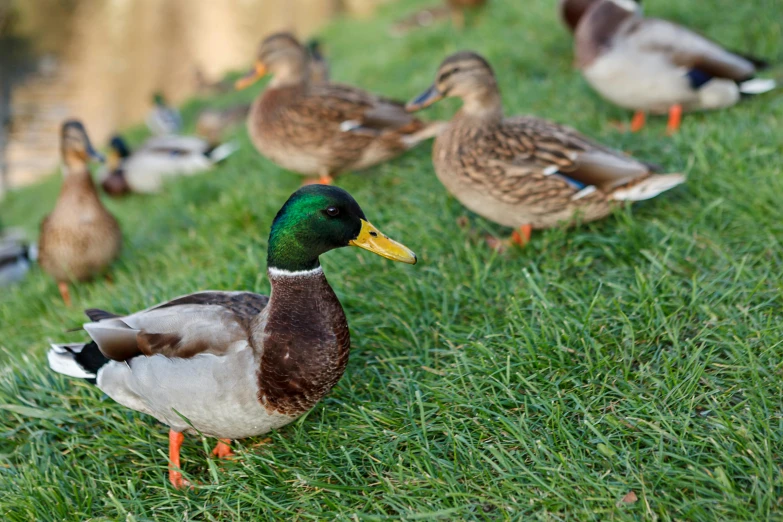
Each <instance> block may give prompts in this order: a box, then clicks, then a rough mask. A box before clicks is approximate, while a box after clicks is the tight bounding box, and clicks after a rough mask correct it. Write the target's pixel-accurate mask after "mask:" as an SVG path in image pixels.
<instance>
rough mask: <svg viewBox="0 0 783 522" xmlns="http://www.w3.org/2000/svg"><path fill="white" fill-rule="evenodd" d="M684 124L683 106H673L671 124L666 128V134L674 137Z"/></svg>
mask: <svg viewBox="0 0 783 522" xmlns="http://www.w3.org/2000/svg"><path fill="white" fill-rule="evenodd" d="M681 123H682V105H672V106H671V107H670V108H669V124H668V125H667V126H666V133H667V134H669V135H672V134H674V133H676V132H677V131H679V130H680V124H681Z"/></svg>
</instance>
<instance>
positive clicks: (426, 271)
mask: <svg viewBox="0 0 783 522" xmlns="http://www.w3.org/2000/svg"><path fill="white" fill-rule="evenodd" d="M416 4H419V5H420V3H418V2H413V1H403V2H400V3H396V4H394V5H392V6H390V7H388V8H387V9H386V10H384V11H382V12H381V14H380V15H379V17H378V18H376V19H374V20H371V21H339V22H337V23H335V24H333V25H332V26H330V27H328V28H327V29H325V30H324V31H323V33H322V36H323V40H324V43H325V47H326V51H327V52H328V53H329V55H330V56H331V58H332V60H333V75H334V77H335V78H336V79H337V80H339V81H346V82H351V83H357V84H360V85H362V86H365V87H367V88H370V89H373V90H375V91H378V92H382V93H384V94H388V95H393V96H397V97H400V98H404V99H409V98H411V97H412V96H414V95H416V94H418V93H419V92H420V91H421V90H423V89H424V88H425V87H426V86H428V85H429V83H430V82H431V81H432V79H433V77H434V74H435V68H436V67H437V65H438V64H439V62H440V60H441V59H442V58H443V57H444V56H445V55H446V54H448V53H451V52H453V51H456V50H459V49H463V48H472V49H475V50H478V51H480V52H481V53H483V54H485V55H486V56H487V58H488V59H489V60H490V62H491V63H492V64H493V65H494V67H495V69H496V72H497V75H498V77H499V82H500V85H501V88H502V91H503V95H504V99H505V106H506V109H507V112H508V113H522V112H530V113H534V114H537V115H540V116H544V117H547V118H551V119H554V120H557V121H560V122H563V123H567V124H570V125H572V126H574V127H577V128H578V129H580V130H582V131H584V132H586V133H589V134H591V135H593V136H595V137H596V138H598V139H600V140H602V141H604V142H606V143H607V144H610V145H612V146H615V147H618V148H621V149H623V150H626V151H628V152H631V153H633V154H636V155H638V156H639V157H641V158H643V159H646V160H649V161H654V162H657V163H659V164H662V165H664V166H666V167H667V170H669V171H672V172H685V173H686V174H687V175H688V176H689V182H688V184H687V185H686V186H685V187H682V188H678V189H676V190H674V191H672V192H670V193H667V194H665V195H663V196H662V197H660V198H658V199H656V200H653V201H649V202H646V203H644V204H640V205H637V206H636V207H634V208H633V209H626V210H621V211H618V212H616V213H615V215H613V216H612V217H611V218H609V219H607V220H605V221H603V222H600V223H596V224H592V225H588V226H583V227H581V228H579V229H576V230H551V231H546V232H540V233H535V234H534V238H533V241H532V243H531V244H530V245H529V247H528V248H526V249H525V250H520V249H515V250H512V251H509V252H507V253H505V254H500V255H498V254H495V253H493V252H491V251H490V250H489V249H487V248H486V247H485V245H484V244H483V240H482V236H483V234H485V233H487V232H492V233H495V234H507V233H508V231H507V230H504V229H502V228H500V227H497V226H495V225H492V224H490V223H488V222H486V221H484V220H482V219H480V218H478V217H475V216H472V215H469V213H468V212H467V211H466V210H464V209H463V208H462V207H461V206H460V204H459V203H458V202H457V201H456V200H454V199H453V198H452V197H450V196H449V195H448V194H447V193H446V192H445V190H444V189H443V188H442V186H441V185H440V183H439V182H438V181H437V179H436V178H435V176H434V174H433V171H432V166H431V162H430V145H429V144H427V145H425V146H422V147H420V148H418V149H417V150H415V151H413V152H412V153H410V154H408V155H406V156H404V157H402V158H400V159H398V160H396V161H394V162H391V163H389V164H386V165H382V166H380V167H378V168H374V169H371V170H369V171H367V172H362V173H358V174H351V175H346V176H344V177H343V178H341V179H339V180H338V184H339V185H340V186H342V187H344V188H346V189H347V190H349V191H350V192H351V193H352V194H353V195H354V197H355V198H356V199H357V200H358V201H359V203H360V204H361V205H362V207H363V209H364V211H365V213H366V214H367V216H368V218H369V219H370V220H371V221H372V222H374V223H375V224H376V225H378V226H379V228H381V229H382V230H383V231H384V232H386V233H387V234H389V235H390V236H392V237H394V238H396V239H399V240H400V241H402V242H404V243H405V244H406V245H408V246H409V247H411V248H412V249H413V250H414V251H416V253H417V254H418V255H419V259H420V263H419V264H418V265H416V266H413V267H411V266H402V265H400V264H396V263H391V262H388V261H386V260H383V259H381V258H379V257H377V256H372V255H370V254H368V253H366V252H363V251H360V250H358V249H342V250H340V251H335V252H332V253H329V254H327V255H326V256H325V257H323V258H322V263H323V265H324V270H325V271H326V273H327V275H328V277H329V280H330V282H331V283H332V285H333V287H334V289H335V291H336V292H337V294H338V296H339V298H340V300H341V301H342V303H343V306H344V308H345V310H346V314H347V316H348V320H349V323H350V325H351V329H352V339H353V346H354V349H353V353H352V355H351V361H350V363H349V366H348V370H347V371H346V374H345V376H344V377H343V379H342V380H341V381H340V383H339V384H338V385H337V387H336V388H335V389H334V390H333V391H332V393H331V394H330V395H329V396H328V397H327V398H326V399H325V400H323V401H322V402H321V403H320V404H319V406H317V407H316V408H315V409H314V410H313V411H312V412H310V413H309V414H308V415H306V416H305V417H304V418H302V419H300V420H298V421H297V422H295V423H293V424H291V425H289V426H288V427H286V428H283V429H282V430H280V431H278V432H273V433H270V434H268V435H267V436H266V437H268V440H266V437H259V438H256V439H246V440H243V441H240V442H239V443H238V447H239V457H238V458H237V459H236V460H235V461H234V462H229V463H225V462H218V461H215V460H213V459H212V458H211V456H208V451H207V450H208V447H211V444H212V443H213V441H212V440H200V439H199V438H197V437H189V438H187V439H186V444H185V446H184V448H183V458H184V464H183V465H184V468H185V471H186V473H187V475H188V477H189V478H190V479H191V480H194V481H197V482H198V483H199V487H198V488H197V489H195V490H193V491H184V492H183V491H176V490H174V489H172V488H171V487H170V485H169V484H168V481H167V473H166V448H167V428H165V427H164V426H162V425H160V424H158V423H156V421H155V420H154V419H152V418H151V417H147V416H145V415H142V414H137V413H134V412H131V411H129V410H126V409H125V408H123V407H121V406H119V405H117V404H116V403H114V402H112V401H111V400H109V399H108V398H107V397H105V396H103V394H102V393H101V392H100V391H99V390H98V389H97V388H94V387H92V386H90V385H88V384H86V383H82V382H78V381H76V380H74V379H69V378H66V377H63V376H60V375H56V374H54V373H52V372H50V371H49V369H48V368H47V365H46V361H45V352H46V349H47V343H48V342H49V341H50V340H57V341H72V342H77V341H81V340H83V339H85V334H84V333H83V332H78V331H77V332H67V330H69V329H73V328H76V327H78V326H79V325H80V324H81V323H82V322H83V321H84V317H83V316H82V314H81V309H83V308H87V307H99V308H104V309H108V310H112V311H116V312H129V311H133V310H137V309H140V308H144V307H147V306H149V305H151V304H154V303H156V302H159V301H163V300H166V299H168V298H171V297H175V296H177V295H181V294H184V293H188V292H192V291H196V290H199V289H248V290H252V291H256V292H261V293H267V292H268V291H269V283H268V281H267V280H266V272H265V269H266V241H267V236H268V233H269V227H270V224H271V220H272V218H273V217H274V215H275V213H276V211H277V210H278V208H279V207H280V206H281V205H282V203H283V202H284V201H285V199H286V198H287V197H288V195H289V194H290V193H291V192H292V191H293V190H295V189H296V188H297V186H298V185H299V183H300V180H301V179H300V178H299V177H298V176H295V175H291V174H290V173H287V172H284V171H282V170H281V169H279V168H277V167H276V166H274V165H272V164H271V163H270V162H268V161H266V160H265V159H263V158H261V157H260V156H259V155H258V154H257V153H256V152H255V150H254V149H253V148H252V146H251V145H250V142H249V141H248V138H247V135H246V132H245V131H244V129H241V130H239V131H238V133H237V136H236V139H238V140H239V142H240V144H241V146H242V148H241V150H240V151H239V153H237V154H236V155H235V157H234V158H232V160H231V161H229V162H227V163H226V164H225V165H224V166H221V167H220V168H219V169H217V170H215V171H214V172H212V173H211V174H207V175H203V176H201V177H197V178H191V179H188V180H185V181H182V182H178V183H174V184H172V185H171V186H170V187H169V190H168V191H167V192H166V194H165V195H161V196H158V197H132V198H129V199H127V200H124V201H119V202H115V201H109V202H108V203H107V204H108V206H109V208H110V209H111V210H112V211H113V212H114V213H115V215H117V217H118V219H119V220H120V223H121V224H122V226H123V229H124V233H125V246H124V253H123V256H122V258H121V260H120V261H119V262H118V263H117V264H116V265H115V267H114V269H113V271H112V273H113V278H114V282H113V283H107V282H105V281H103V280H101V281H97V282H95V283H91V284H85V285H82V286H79V287H78V288H77V289H75V290H74V292H73V297H74V304H75V306H74V307H73V309H65V308H64V307H63V305H62V302H61V300H60V297H59V294H58V292H57V288H56V285H55V284H54V283H53V281H51V280H50V279H49V278H48V277H46V276H45V275H44V274H43V273H41V272H40V271H34V272H33V273H32V275H31V276H30V277H29V278H28V279H27V280H26V281H25V282H24V283H23V284H21V285H19V286H17V287H14V288H11V289H10V290H8V289H3V290H2V297H0V411H1V413H0V519H2V520H7V521H16V520H58V521H60V520H74V521H77V520H88V519H90V520H129V521H130V520H137V521H141V520H152V519H155V520H261V519H270V520H272V519H290V520H400V519H404V520H408V519H418V520H436V519H441V520H507V519H526V520H527V519H541V520H575V519H580V520H639V519H660V520H686V519H691V520H770V519H783V515H782V514H781V513H783V505H782V504H783V479H782V478H781V455H783V344H782V343H781V339H783V283H782V282H781V277H780V274H781V273H783V248H782V245H781V241H782V240H783V206H781V204H780V195H781V194H783V162H781V153H783V145H782V143H783V141H781V140H782V135H781V127H780V122H781V121H783V97H782V96H781V95H780V93H773V94H771V95H766V96H764V97H762V98H759V99H755V100H752V101H750V102H748V103H746V104H743V105H741V106H738V107H736V108H733V109H731V110H727V111H723V112H720V113H712V114H696V115H688V116H686V118H685V119H684V124H683V129H682V131H681V132H680V133H679V134H678V135H676V136H674V137H673V138H667V137H665V136H664V130H665V124H666V122H665V121H664V120H663V119H659V118H656V119H653V120H652V122H651V123H650V124H649V125H648V128H647V129H646V130H644V131H643V132H641V133H640V134H637V135H624V134H620V133H618V132H617V131H615V130H614V129H613V128H612V127H611V126H610V124H609V120H610V119H622V120H625V121H628V120H629V118H630V115H629V114H627V113H626V112H624V111H621V110H619V109H616V108H614V107H612V106H610V105H608V104H607V103H605V102H603V101H602V100H600V99H599V98H598V97H597V96H596V95H595V94H593V93H592V91H591V90H590V89H589V87H588V86H587V85H586V83H585V82H584V81H583V80H582V79H581V78H580V76H579V75H578V74H577V73H576V72H575V71H574V70H573V69H572V67H571V40H570V37H569V36H568V35H567V33H566V32H565V30H564V29H562V28H561V27H560V25H559V22H558V19H557V16H556V13H555V9H554V5H553V4H555V2H554V0H526V1H524V2H517V1H511V0H506V1H501V0H495V1H493V2H491V5H490V7H489V9H487V10H486V12H485V13H484V14H483V15H482V16H481V17H480V18H478V19H475V18H474V19H473V20H472V22H473V23H472V24H471V27H469V28H468V29H467V30H466V31H465V32H463V33H461V34H460V33H455V32H454V31H453V30H452V29H451V27H450V25H449V24H437V25H435V26H434V27H432V28H431V29H427V30H422V31H418V32H414V33H411V34H410V35H409V36H408V37H406V38H400V39H392V38H389V37H387V36H386V35H387V28H388V26H389V24H390V22H391V20H393V19H395V18H396V17H398V16H400V15H402V14H403V13H405V12H407V11H409V10H410V9H411V8H412V7H413V6H414V5H416ZM646 8H647V12H648V14H651V15H659V16H664V17H668V18H673V19H676V20H679V21H682V22H684V23H687V24H690V25H691V26H694V27H698V28H700V30H701V31H702V32H704V33H706V34H708V35H710V36H712V37H714V38H717V39H719V40H721V41H722V42H724V43H725V44H726V45H727V46H728V47H730V48H737V49H746V50H747V51H749V52H753V53H755V54H759V55H764V56H768V57H770V58H772V59H773V60H775V61H777V62H779V61H781V58H783V44H781V41H783V25H782V24H783V22H782V21H781V17H780V13H781V11H783V3H782V2H781V0H754V1H753V2H736V1H735V0H713V1H710V2H699V1H696V0H690V1H687V2H686V1H680V0H657V1H655V2H649V3H648V4H647V5H646ZM261 36H262V35H259V38H260V37H261ZM251 58H252V57H248V61H250V59H251ZM779 71H780V69H779V68H778V72H779ZM260 88H261V87H256V88H254V89H251V92H243V93H231V94H228V95H225V96H223V97H221V98H219V99H214V100H195V101H193V102H191V103H190V104H189V105H188V106H187V107H186V115H187V116H188V118H189V119H190V121H192V119H193V116H194V115H195V113H196V111H197V110H198V109H199V108H200V107H203V106H205V105H208V104H213V105H228V104H231V103H233V102H236V100H238V99H250V98H252V97H253V96H255V95H256V94H257V93H258V91H259V89H260ZM456 107H457V103H456V102H454V101H449V102H445V103H441V104H438V106H437V107H435V108H433V109H432V110H430V111H429V112H428V113H426V114H425V115H424V117H428V118H435V117H440V118H447V117H449V116H450V115H451V114H452V113H453V112H454V110H455V108H456ZM132 136H135V138H136V139H139V138H140V137H141V136H142V135H141V134H140V133H139V132H137V133H136V134H132ZM52 139H56V137H55V136H52ZM59 181H60V180H59V177H58V176H54V177H52V178H51V179H49V180H48V181H46V182H45V183H43V184H41V185H39V186H35V187H31V188H28V189H24V190H20V191H18V192H15V193H12V194H10V195H9V197H8V198H7V199H6V200H5V201H3V202H2V208H0V220H2V221H3V223H5V224H9V225H18V226H22V227H25V228H26V229H28V230H29V231H30V232H31V233H36V232H37V227H38V223H39V222H40V220H41V218H42V217H43V215H44V214H45V213H46V212H48V211H49V209H50V208H51V207H52V205H53V202H54V199H55V198H56V194H57V191H58V188H59ZM463 216H469V217H470V227H469V229H467V230H466V229H462V228H460V227H459V226H458V224H457V222H458V221H459V220H460V218H462V217H463ZM631 491H633V492H634V493H635V495H636V497H637V499H638V500H637V501H636V502H622V499H623V498H624V497H625V496H626V494H628V493H629V492H631Z"/></svg>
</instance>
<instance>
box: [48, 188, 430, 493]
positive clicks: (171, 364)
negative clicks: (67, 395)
mask: <svg viewBox="0 0 783 522" xmlns="http://www.w3.org/2000/svg"><path fill="white" fill-rule="evenodd" d="M348 245H351V246H357V247H360V248H364V249H366V250H369V251H370V252H374V253H376V254H378V255H381V256H383V257H386V258H388V259H392V260H394V261H402V262H404V263H411V264H414V263H415V262H416V256H415V255H414V253H413V252H411V251H410V250H408V248H406V247H405V246H403V245H401V244H400V243H397V242H396V241H393V240H391V239H389V238H388V237H386V236H385V235H383V234H382V233H380V232H379V231H378V229H376V228H375V227H374V226H372V225H371V224H370V223H369V222H368V221H367V219H366V218H365V217H364V212H362V209H361V208H360V207H359V205H358V204H357V203H356V201H355V200H354V199H353V198H352V197H351V196H350V194H348V193H347V192H346V191H344V190H342V189H340V188H337V187H327V186H308V187H302V188H300V189H299V190H297V191H296V192H295V193H294V194H293V195H292V196H291V197H290V198H289V199H288V201H287V202H286V203H285V205H283V208H282V209H280V211H279V212H278V213H277V216H276V217H275V219H274V221H273V223H272V230H271V233H270V235H269V251H268V256H267V266H268V269H267V274H268V276H269V281H270V283H271V285H272V291H271V293H270V296H269V297H267V296H263V295H258V294H254V293H251V292H244V291H239V292H219V291H206V292H198V293H195V294H190V295H186V296H183V297H178V298H176V299H174V300H173V301H169V302H167V303H163V304H160V305H157V306H155V307H153V308H148V309H147V310H144V311H141V312H137V313H134V314H130V315H125V316H119V315H115V314H112V313H109V312H104V311H101V310H87V312H86V313H87V316H88V317H89V318H90V320H91V321H92V322H90V323H87V324H85V325H84V329H85V330H86V331H87V333H88V334H89V335H90V337H91V338H92V341H91V342H90V343H87V344H78V345H72V344H71V345H53V346H52V349H51V350H50V351H49V364H50V366H51V368H52V369H53V370H54V371H56V372H59V373H63V374H65V375H70V376H73V377H81V378H85V379H92V380H93V381H92V382H96V383H97V385H98V388H100V389H101V390H102V391H103V392H104V393H106V394H107V395H108V396H109V397H111V398H112V399H114V400H115V401H117V402H119V403H120V404H122V405H123V406H127V407H128V408H131V409H133V410H136V411H140V412H143V413H147V414H149V415H152V416H153V417H155V418H156V419H158V420H159V421H160V422H162V423H164V424H167V425H169V426H170V431H169V455H170V472H169V479H170V481H171V483H172V484H173V485H174V486H175V487H181V486H183V485H186V484H187V482H186V481H185V480H184V479H183V478H182V474H181V473H180V459H179V450H180V446H181V445H182V441H183V439H184V436H183V433H184V432H188V433H195V432H196V431H197V432H199V433H203V434H204V435H207V436H210V437H216V438H218V439H220V441H219V442H218V445H217V447H216V448H215V451H214V452H213V453H214V454H216V455H218V456H226V455H229V454H230V453H231V450H230V448H229V446H228V443H229V442H230V441H231V440H232V439H241V438H245V437H252V436H255V435H261V434H264V433H267V432H268V431H270V430H273V429H277V428H280V427H282V426H285V425H286V424H289V423H290V422H292V421H293V420H295V419H296V418H297V417H299V416H300V415H302V414H303V413H305V412H307V411H308V410H310V409H311V408H312V407H313V406H315V404H316V403H317V402H318V401H319V400H320V399H321V398H322V397H323V396H324V395H326V394H327V393H328V392H329V390H331V388H332V387H333V386H334V385H335V384H336V383H337V381H338V380H339V379H340V377H341V376H342V374H343V372H344V371H345V366H346V364H347V362H348V352H349V349H350V345H351V339H350V334H349V331H348V323H347V321H346V319H345V314H344V312H343V309H342V306H340V301H338V299H337V296H335V294H334V291H333V290H332V288H331V287H330V286H329V282H328V281H327V280H326V277H325V276H324V273H323V269H322V268H321V265H320V263H319V260H318V258H319V256H320V255H322V254H324V253H326V252H328V251H329V250H333V249H335V248H340V247H344V246H348Z"/></svg>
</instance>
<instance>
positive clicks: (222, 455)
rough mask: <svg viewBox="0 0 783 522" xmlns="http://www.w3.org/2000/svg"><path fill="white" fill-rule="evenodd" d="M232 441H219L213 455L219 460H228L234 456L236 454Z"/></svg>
mask: <svg viewBox="0 0 783 522" xmlns="http://www.w3.org/2000/svg"><path fill="white" fill-rule="evenodd" d="M230 443H231V439H218V443H217V445H216V446H215V449H213V450H212V454H213V455H214V456H216V457H217V458H219V459H227V458H230V457H233V456H234V452H233V451H231V446H229V444H230Z"/></svg>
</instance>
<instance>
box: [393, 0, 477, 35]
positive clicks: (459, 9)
mask: <svg viewBox="0 0 783 522" xmlns="http://www.w3.org/2000/svg"><path fill="white" fill-rule="evenodd" d="M487 2H488V0H444V2H443V3H442V4H440V5H433V6H431V7H427V8H424V9H421V10H419V11H416V12H415V13H413V14H410V15H407V16H405V17H404V18H401V19H400V20H398V21H397V22H395V23H394V25H393V26H392V28H391V31H390V32H391V35H392V36H403V35H405V34H406V33H408V32H410V31H411V30H413V29H419V28H422V27H429V26H431V25H432V24H433V23H435V22H436V21H438V20H441V19H445V18H451V24H452V25H453V26H454V27H455V28H456V29H460V30H461V29H464V28H465V12H466V11H467V10H476V9H478V8H481V7H484V6H485V5H486V4H487Z"/></svg>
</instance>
